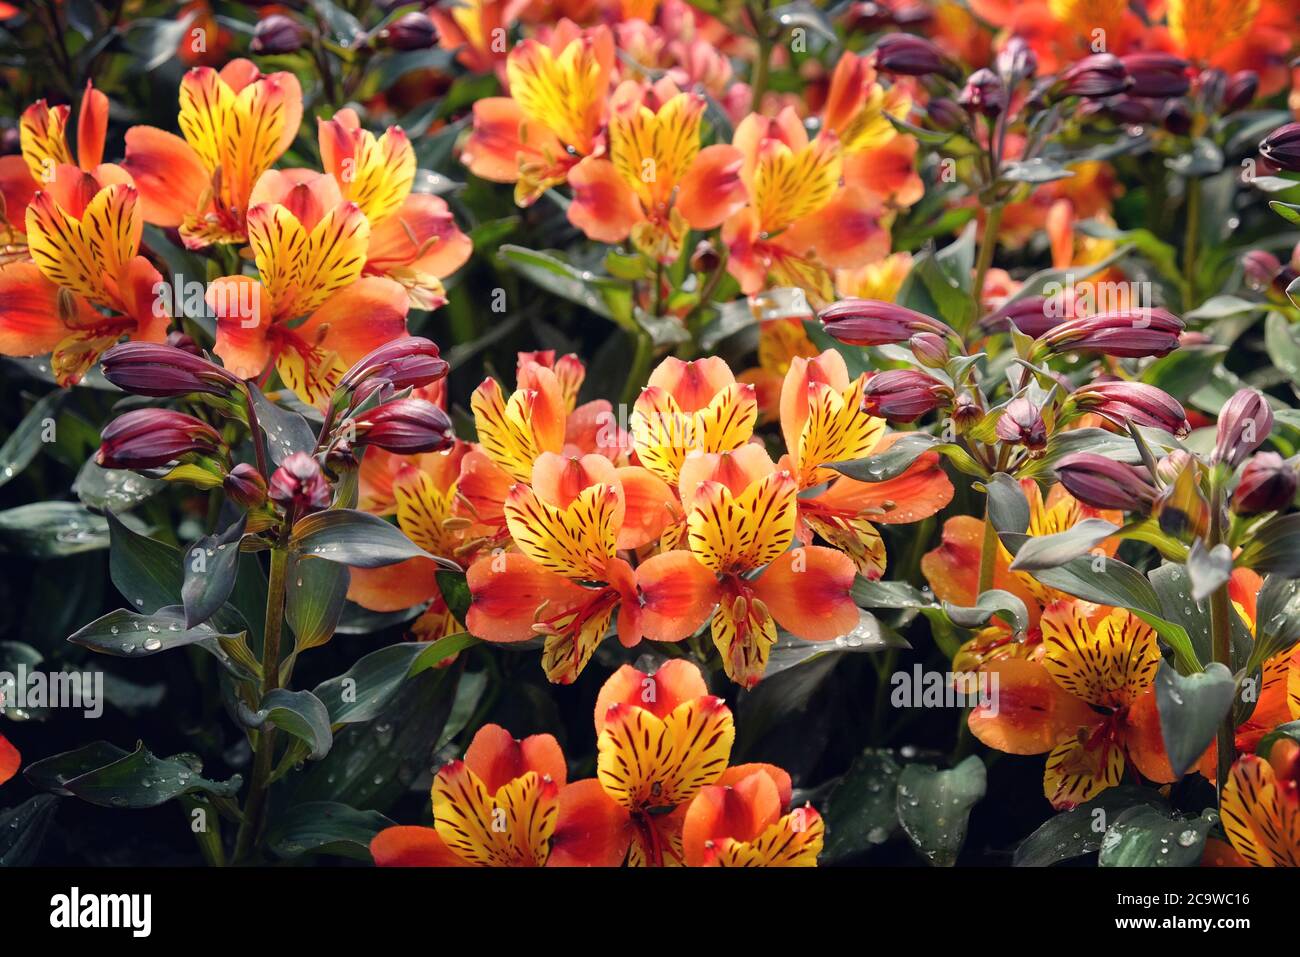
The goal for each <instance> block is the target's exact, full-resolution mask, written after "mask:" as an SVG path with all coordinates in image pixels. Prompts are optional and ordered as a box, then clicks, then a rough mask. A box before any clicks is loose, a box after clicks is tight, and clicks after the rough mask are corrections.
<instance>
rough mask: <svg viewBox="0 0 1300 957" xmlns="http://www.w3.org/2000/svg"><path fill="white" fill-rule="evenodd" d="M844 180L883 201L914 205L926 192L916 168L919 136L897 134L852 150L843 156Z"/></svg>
mask: <svg viewBox="0 0 1300 957" xmlns="http://www.w3.org/2000/svg"><path fill="white" fill-rule="evenodd" d="M844 181H845V182H846V183H849V184H851V185H853V186H857V187H859V188H861V189H863V190H865V191H866V192H867V193H868V194H870V195H872V196H873V197H875V198H877V199H879V200H881V201H888V202H891V203H893V204H894V205H897V206H904V207H906V206H911V205H912V204H913V203H915V202H916V201H917V200H919V199H920V198H921V197H922V196H923V195H925V183H924V182H923V181H922V180H921V176H920V174H919V173H917V171H916V140H915V139H913V138H912V137H910V136H895V137H893V138H892V139H890V140H889V141H888V142H886V143H883V144H882V145H880V146H878V147H876V148H874V149H869V150H862V151H860V152H856V153H851V154H849V155H848V156H846V157H845V158H844ZM886 252H888V250H887V249H886Z"/></svg>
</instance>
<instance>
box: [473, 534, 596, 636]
mask: <svg viewBox="0 0 1300 957" xmlns="http://www.w3.org/2000/svg"><path fill="white" fill-rule="evenodd" d="M466 577H467V579H468V582H469V591H470V596H471V604H470V607H469V614H468V615H467V616H466V620H465V626H466V627H467V628H468V629H469V630H470V633H471V634H473V635H474V636H476V637H478V638H482V639H483V640H484V641H502V642H510V641H527V640H528V639H530V638H536V637H537V633H536V632H535V631H533V622H534V621H535V620H536V616H537V613H538V611H539V610H540V609H541V608H542V606H543V605H544V604H545V609H546V614H547V615H548V616H551V615H555V614H559V613H560V612H564V611H572V610H574V609H577V608H579V607H581V606H582V605H583V604H584V603H585V602H586V601H587V599H588V597H589V595H588V593H587V590H586V589H584V588H582V587H581V586H579V585H575V584H573V582H571V581H569V580H568V579H567V578H562V577H561V576H559V575H556V574H555V573H553V572H548V571H546V569H544V568H541V567H540V566H538V565H535V564H533V563H532V562H531V561H529V560H528V559H527V558H525V557H524V556H523V555H519V554H516V553H513V552H502V553H500V554H496V555H485V556H484V557H482V558H480V559H479V560H478V561H476V562H474V564H473V565H471V566H470V568H469V572H468V574H467V576H466Z"/></svg>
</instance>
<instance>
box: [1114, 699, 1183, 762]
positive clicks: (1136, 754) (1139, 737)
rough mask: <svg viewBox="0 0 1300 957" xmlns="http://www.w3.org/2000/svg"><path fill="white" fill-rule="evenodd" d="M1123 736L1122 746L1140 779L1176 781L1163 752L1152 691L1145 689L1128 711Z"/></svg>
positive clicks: (1162, 739)
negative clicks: (1135, 767)
mask: <svg viewBox="0 0 1300 957" xmlns="http://www.w3.org/2000/svg"><path fill="white" fill-rule="evenodd" d="M1125 732H1126V733H1125V737H1124V745H1125V748H1126V749H1127V750H1128V756H1129V758H1130V759H1131V760H1132V761H1133V763H1134V764H1135V765H1137V769H1138V770H1139V771H1141V772H1142V776H1143V777H1145V778H1146V779H1147V780H1149V781H1155V782H1156V783H1158V784H1171V783H1173V782H1174V781H1177V780H1178V776H1177V775H1176V774H1174V769H1173V768H1172V767H1170V765H1169V755H1168V754H1167V753H1166V752H1165V738H1164V735H1163V734H1162V733H1161V731H1160V712H1159V711H1158V710H1157V709H1156V691H1155V688H1148V689H1147V690H1146V691H1145V692H1144V693H1143V694H1142V695H1140V696H1139V697H1138V699H1137V701H1136V702H1134V704H1133V706H1132V707H1131V708H1129V712H1128V724H1127V726H1126V728H1125Z"/></svg>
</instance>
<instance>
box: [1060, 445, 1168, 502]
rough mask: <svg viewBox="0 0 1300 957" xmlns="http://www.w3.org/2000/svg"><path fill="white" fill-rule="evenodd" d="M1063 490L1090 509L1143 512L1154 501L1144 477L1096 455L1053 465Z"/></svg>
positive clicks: (1152, 489) (1073, 457)
mask: <svg viewBox="0 0 1300 957" xmlns="http://www.w3.org/2000/svg"><path fill="white" fill-rule="evenodd" d="M1053 469H1054V470H1055V472H1056V477H1057V479H1058V480H1059V481H1060V483H1061V484H1062V485H1064V486H1065V490H1066V491H1067V492H1069V493H1070V494H1071V495H1073V496H1074V497H1075V498H1077V499H1078V500H1079V501H1080V502H1082V503H1083V504H1084V505H1091V506H1092V507H1093V508H1101V509H1110V508H1114V509H1120V510H1122V511H1125V512H1144V511H1146V510H1147V509H1148V508H1150V506H1151V503H1152V502H1153V501H1154V500H1155V496H1156V489H1155V486H1154V485H1152V484H1151V483H1150V482H1149V481H1148V480H1147V478H1146V473H1144V472H1140V471H1138V470H1137V469H1136V468H1134V467H1133V466H1131V465H1125V464H1124V463H1123V462H1116V461H1115V460H1114V459H1111V458H1107V457H1106V456H1104V455H1098V454H1097V453H1096V452H1074V453H1071V454H1070V455H1066V456H1064V457H1062V458H1061V459H1060V460H1059V461H1058V462H1056V463H1055V465H1053Z"/></svg>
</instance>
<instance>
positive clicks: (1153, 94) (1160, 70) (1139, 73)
mask: <svg viewBox="0 0 1300 957" xmlns="http://www.w3.org/2000/svg"><path fill="white" fill-rule="evenodd" d="M1120 62H1121V63H1123V64H1124V70H1125V72H1127V73H1128V75H1129V76H1130V77H1132V79H1133V84H1132V86H1130V87H1129V89H1128V95H1129V96H1141V97H1146V98H1147V99H1153V100H1167V99H1169V98H1170V97H1174V96H1182V95H1183V94H1184V93H1186V92H1187V91H1188V89H1189V88H1190V87H1191V82H1190V81H1189V80H1188V77H1187V68H1188V66H1187V61H1186V60H1184V59H1183V58H1182V57H1176V56H1174V55H1173V54H1172V53H1161V52H1159V51H1144V52H1142V53H1130V54H1129V55H1128V56H1125V57H1121V58H1120Z"/></svg>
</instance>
